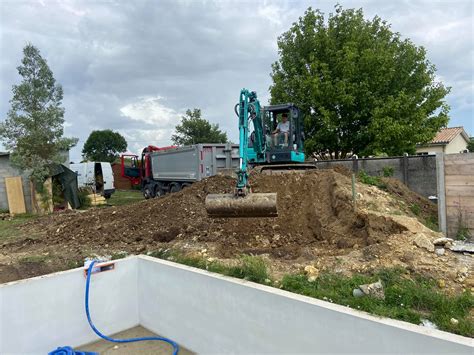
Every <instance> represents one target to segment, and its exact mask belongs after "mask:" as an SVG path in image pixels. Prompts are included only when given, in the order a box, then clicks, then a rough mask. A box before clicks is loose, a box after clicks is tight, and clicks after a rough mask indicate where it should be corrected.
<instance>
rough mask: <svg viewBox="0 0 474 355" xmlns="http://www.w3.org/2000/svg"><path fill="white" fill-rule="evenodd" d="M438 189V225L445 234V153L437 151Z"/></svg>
mask: <svg viewBox="0 0 474 355" xmlns="http://www.w3.org/2000/svg"><path fill="white" fill-rule="evenodd" d="M436 191H437V193H438V225H439V230H440V231H441V232H443V233H444V234H445V235H446V233H447V224H446V186H445V175H444V153H436Z"/></svg>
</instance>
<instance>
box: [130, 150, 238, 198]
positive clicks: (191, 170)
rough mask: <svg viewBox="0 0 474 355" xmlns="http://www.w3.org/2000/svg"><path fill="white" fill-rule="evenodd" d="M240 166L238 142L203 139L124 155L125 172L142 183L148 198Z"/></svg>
mask: <svg viewBox="0 0 474 355" xmlns="http://www.w3.org/2000/svg"><path fill="white" fill-rule="evenodd" d="M238 167H239V145H238V144H231V143H224V144H219V143H209V144H206V143H203V144H195V145H190V146H182V147H174V146H170V147H164V148H157V147H153V149H150V146H149V147H147V148H145V149H143V151H142V154H141V157H138V156H137V155H127V156H125V155H124V156H122V175H123V176H124V177H126V178H129V179H130V180H131V181H132V182H133V181H135V182H136V183H139V184H140V187H141V191H142V193H143V196H144V197H145V198H146V199H149V198H154V197H159V196H162V195H164V194H167V193H173V192H177V191H180V190H181V189H183V188H185V187H187V186H190V185H191V184H192V183H194V182H196V181H201V180H202V179H204V178H207V177H209V176H213V175H217V174H223V175H233V174H235V172H236V171H237V169H238Z"/></svg>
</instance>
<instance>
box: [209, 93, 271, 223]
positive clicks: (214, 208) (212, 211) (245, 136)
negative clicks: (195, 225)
mask: <svg viewBox="0 0 474 355" xmlns="http://www.w3.org/2000/svg"><path fill="white" fill-rule="evenodd" d="M235 113H236V114H237V116H238V117H239V158H240V163H239V170H238V171H237V184H236V187H235V192H234V194H210V195H207V197H206V202H205V204H206V211H207V214H208V215H209V216H210V217H216V218H232V217H237V218H240V217H276V216H277V215H278V213H277V194H276V193H252V192H251V190H250V186H249V183H248V160H249V155H248V151H249V122H250V121H252V123H253V127H254V132H255V140H254V142H253V150H254V152H255V155H256V156H257V158H259V159H261V160H263V159H265V147H266V145H265V135H264V133H263V125H262V121H261V119H262V116H261V113H260V102H259V101H258V99H257V94H256V93H255V92H254V91H248V90H247V89H242V90H241V91H240V98H239V103H238V104H237V105H236V107H235Z"/></svg>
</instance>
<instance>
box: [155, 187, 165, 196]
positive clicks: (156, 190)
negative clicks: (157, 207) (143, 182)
mask: <svg viewBox="0 0 474 355" xmlns="http://www.w3.org/2000/svg"><path fill="white" fill-rule="evenodd" d="M163 195H164V192H163V190H162V189H160V187H159V186H158V185H156V186H155V196H154V197H161V196H163Z"/></svg>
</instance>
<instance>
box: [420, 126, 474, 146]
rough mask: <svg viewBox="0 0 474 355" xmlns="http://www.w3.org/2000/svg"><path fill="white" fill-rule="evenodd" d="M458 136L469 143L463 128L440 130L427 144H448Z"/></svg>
mask: <svg viewBox="0 0 474 355" xmlns="http://www.w3.org/2000/svg"><path fill="white" fill-rule="evenodd" d="M458 134H462V136H463V137H464V139H465V140H466V141H468V142H469V136H468V135H467V133H466V131H465V130H464V127H447V128H442V129H441V130H440V131H439V132H438V133H437V134H436V136H435V137H434V138H433V139H432V140H431V142H428V144H449V143H450V142H451V141H452V140H453V139H454V138H456V137H457V136H458Z"/></svg>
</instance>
